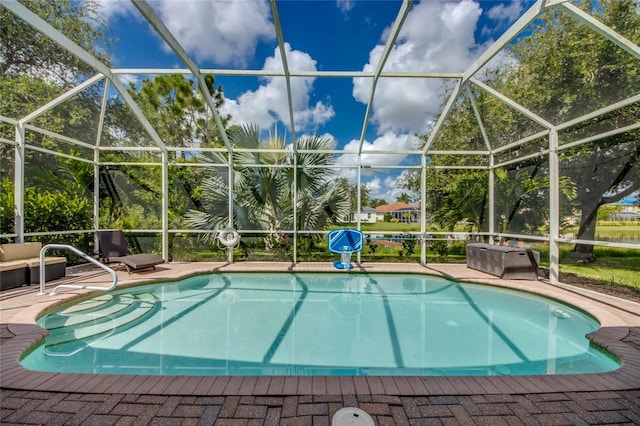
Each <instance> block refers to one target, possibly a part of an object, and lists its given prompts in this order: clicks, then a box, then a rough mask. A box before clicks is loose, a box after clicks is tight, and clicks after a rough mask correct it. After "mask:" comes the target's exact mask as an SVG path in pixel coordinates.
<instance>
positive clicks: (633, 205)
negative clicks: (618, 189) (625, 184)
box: [610, 193, 640, 221]
mask: <svg viewBox="0 0 640 426" xmlns="http://www.w3.org/2000/svg"><path fill="white" fill-rule="evenodd" d="M638 196H639V194H638V193H635V194H632V195H631V196H629V197H627V198H624V199H622V200H620V201H618V202H617V203H614V204H611V205H613V206H618V207H621V208H622V210H621V211H619V212H616V213H613V214H612V215H611V218H610V219H611V220H621V221H636V220H640V205H638V200H639V198H638Z"/></svg>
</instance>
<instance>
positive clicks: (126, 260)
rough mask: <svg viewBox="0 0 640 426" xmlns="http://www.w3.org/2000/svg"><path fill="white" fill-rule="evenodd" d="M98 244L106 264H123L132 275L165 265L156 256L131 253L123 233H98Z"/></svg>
mask: <svg viewBox="0 0 640 426" xmlns="http://www.w3.org/2000/svg"><path fill="white" fill-rule="evenodd" d="M98 243H99V245H100V252H101V253H102V255H103V256H104V259H105V262H106V263H116V262H118V263H122V264H123V265H125V266H126V267H127V271H128V272H129V273H130V274H131V273H133V272H134V271H139V270H141V269H148V268H153V269H156V265H159V264H161V263H164V259H163V258H161V257H159V256H156V255H155V254H150V253H139V254H133V253H131V250H129V245H128V244H127V240H126V239H125V238H124V234H123V233H122V231H98Z"/></svg>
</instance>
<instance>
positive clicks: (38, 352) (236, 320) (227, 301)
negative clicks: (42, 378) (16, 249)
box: [21, 272, 619, 375]
mask: <svg viewBox="0 0 640 426" xmlns="http://www.w3.org/2000/svg"><path fill="white" fill-rule="evenodd" d="M39 323H40V325H41V326H43V327H45V328H47V329H48V330H49V332H50V334H49V336H48V337H47V339H46V340H45V341H44V342H43V343H41V344H40V345H39V346H37V347H36V348H35V349H34V350H32V351H31V352H30V353H29V354H27V355H26V356H25V357H24V358H23V359H22V361H21V362H22V365H23V366H24V367H25V368H28V369H32V370H38V371H57V372H83V373H113V374H160V375H521V374H579V373H592V372H605V371H611V370H615V369H617V368H618V367H619V365H618V363H617V362H616V361H614V360H613V358H612V357H611V356H610V355H607V354H606V353H604V351H601V350H599V349H597V348H595V347H593V346H591V345H590V344H589V341H588V340H587V339H586V337H585V335H586V334H588V333H590V332H592V331H594V330H596V329H597V328H598V327H599V325H598V323H597V322H596V321H595V320H594V319H593V318H591V317H590V316H588V315H585V314H583V313H582V312H580V311H578V310H576V309H573V308H571V307H569V306H567V305H564V304H561V303H559V302H556V301H553V300H549V299H544V298H541V297H537V296H533V295H531V294H527V293H522V292H516V291H510V290H504V289H498V288H495V287H491V286H485V285H478V284H460V283H456V282H453V281H449V280H446V279H444V278H440V277H434V276H424V275H410V274H404V275H402V274H377V275H376V274H360V273H347V272H341V273H329V274H303V273H300V274H255V273H245V274H241V273H234V274H211V275H202V276H197V277H192V278H188V279H185V280H182V281H178V282H173V283H165V284H152V285H145V286H139V287H131V288H127V289H122V290H118V291H113V292H110V293H105V294H100V295H98V296H95V297H93V298H90V299H85V300H83V301H80V302H78V303H75V304H73V305H67V306H64V307H61V308H60V309H58V310H57V311H55V312H51V313H49V314H47V315H46V316H44V317H42V318H41V319H40V320H39Z"/></svg>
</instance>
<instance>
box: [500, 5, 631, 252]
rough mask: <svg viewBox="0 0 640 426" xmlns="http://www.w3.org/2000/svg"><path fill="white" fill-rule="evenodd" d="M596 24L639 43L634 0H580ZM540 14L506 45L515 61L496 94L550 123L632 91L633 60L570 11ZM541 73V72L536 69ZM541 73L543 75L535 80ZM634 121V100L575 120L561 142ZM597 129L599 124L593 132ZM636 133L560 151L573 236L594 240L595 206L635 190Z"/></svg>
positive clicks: (586, 249) (584, 249) (581, 248)
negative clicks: (572, 192)
mask: <svg viewBox="0 0 640 426" xmlns="http://www.w3.org/2000/svg"><path fill="white" fill-rule="evenodd" d="M580 7H582V8H584V9H586V10H588V11H589V12H590V13H591V14H592V15H594V16H596V17H597V18H598V19H600V20H601V21H602V22H603V23H605V24H606V25H608V26H609V27H611V28H614V29H615V30H616V31H618V32H619V33H620V34H623V35H625V36H626V37H627V38H629V39H630V40H631V41H632V42H634V43H636V44H640V13H639V10H638V5H637V2H636V1H633V0H605V1H583V2H581V4H580ZM552 10H553V12H548V13H547V14H545V15H544V16H543V19H542V21H541V22H540V24H538V25H537V26H536V27H535V28H533V29H532V31H531V32H530V33H529V34H527V35H526V36H524V37H522V38H521V39H519V40H518V42H517V43H515V44H514V46H513V52H512V53H513V55H514V56H515V57H516V58H517V61H518V63H517V66H516V67H513V68H511V69H510V70H509V71H508V72H507V73H505V74H504V75H503V77H504V80H503V81H504V88H505V89H506V90H503V93H505V94H507V95H508V96H510V97H512V98H513V99H514V100H516V101H517V102H519V103H521V104H522V105H524V106H525V107H527V108H529V109H530V110H532V111H534V112H537V113H539V114H541V115H542V116H543V117H544V118H545V119H547V120H548V121H551V122H552V123H561V122H564V121H567V120H569V119H572V118H574V117H578V116H580V115H583V114H585V113H588V112H590V111H592V110H596V109H598V108H602V107H605V106H608V105H610V104H612V103H614V102H617V101H619V100H621V99H625V98H627V97H629V96H630V95H631V94H634V93H640V78H639V74H638V60H637V59H636V58H634V57H633V56H632V55H630V54H628V53H627V52H625V51H623V50H622V49H620V48H618V47H616V46H615V45H614V44H613V43H611V42H610V41H608V40H606V39H605V38H604V37H602V36H600V35H599V34H596V33H595V32H593V31H591V30H590V29H589V28H588V27H587V26H586V25H583V24H580V23H578V22H577V21H576V20H575V19H573V18H572V17H570V16H568V15H566V14H563V13H560V12H556V11H555V9H552ZM541 73H542V74H541ZM540 75H544V76H545V78H542V79H541V78H540ZM638 119H640V104H639V103H635V104H632V105H630V106H628V107H625V108H621V109H619V110H616V111H613V112H611V113H608V114H606V115H604V116H601V117H597V118H594V119H592V120H590V121H588V122H584V123H581V124H579V125H577V126H574V127H573V128H571V129H568V130H566V131H565V132H563V133H562V134H561V135H560V138H561V140H562V139H564V140H575V139H579V138H581V137H588V136H591V135H592V134H594V132H598V131H602V130H607V129H615V128H619V127H623V126H624V125H626V124H625V123H630V122H633V121H637V120H638ZM600 129H602V130H600ZM639 156H640V131H638V130H635V131H630V132H626V133H622V134H619V135H615V136H610V137H607V138H605V139H600V140H598V141H597V142H595V143H593V144H588V145H583V146H581V147H577V148H574V149H570V150H564V151H563V152H562V165H561V169H562V173H563V174H564V175H566V176H569V177H570V178H571V179H572V180H573V181H574V183H575V186H576V194H577V195H576V198H575V200H576V208H577V209H578V210H579V211H580V214H581V219H580V227H579V230H578V235H577V238H578V239H584V240H593V239H595V227H596V220H597V211H598V208H599V207H600V206H602V205H605V204H609V203H612V202H615V201H618V200H620V199H622V198H624V197H626V196H628V195H629V194H631V193H633V192H635V191H637V190H638V189H640V169H639V167H638V165H637V163H638V157H639ZM575 251H576V253H578V254H580V255H581V257H587V258H590V257H592V253H593V246H592V245H583V244H577V245H576V247H575Z"/></svg>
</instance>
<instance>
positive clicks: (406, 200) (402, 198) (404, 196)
mask: <svg viewBox="0 0 640 426" xmlns="http://www.w3.org/2000/svg"><path fill="white" fill-rule="evenodd" d="M396 201H398V202H400V203H405V204H411V196H410V195H409V194H407V193H406V192H403V193H402V194H400V196H398V197H396Z"/></svg>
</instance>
